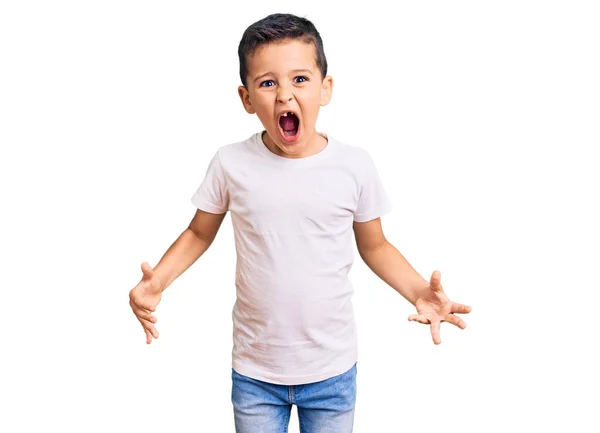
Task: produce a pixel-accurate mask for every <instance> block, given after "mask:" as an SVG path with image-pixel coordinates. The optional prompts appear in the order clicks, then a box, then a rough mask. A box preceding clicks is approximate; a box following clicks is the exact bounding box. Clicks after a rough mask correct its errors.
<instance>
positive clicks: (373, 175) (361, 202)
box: [354, 151, 392, 222]
mask: <svg viewBox="0 0 600 433" xmlns="http://www.w3.org/2000/svg"><path fill="white" fill-rule="evenodd" d="M362 159H363V161H362V163H363V164H362V165H363V166H364V168H363V170H362V176H361V177H360V178H359V182H360V190H359V197H358V205H357V206H356V211H355V212H354V221H356V222H366V221H371V220H373V219H375V218H379V217H380V216H383V215H385V214H386V213H388V212H389V211H391V210H392V203H391V201H390V199H389V197H388V195H387V193H386V191H385V188H384V186H383V183H382V182H381V179H380V178H379V173H378V172H377V168H376V167H375V163H374V162H373V159H372V158H371V156H370V155H369V154H368V153H367V152H366V151H365V152H364V157H363V158H362Z"/></svg>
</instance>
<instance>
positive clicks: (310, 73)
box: [238, 39, 333, 158]
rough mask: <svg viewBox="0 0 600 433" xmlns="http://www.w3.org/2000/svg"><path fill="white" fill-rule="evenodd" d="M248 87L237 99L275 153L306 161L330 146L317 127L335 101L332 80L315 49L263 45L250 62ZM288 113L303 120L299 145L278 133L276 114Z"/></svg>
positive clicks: (286, 44)
mask: <svg viewBox="0 0 600 433" xmlns="http://www.w3.org/2000/svg"><path fill="white" fill-rule="evenodd" d="M300 70H302V71H300ZM246 85H247V87H245V86H239V87H238V94H239V96H240V99H241V101H242V104H243V105H244V109H245V110H246V112H248V113H249V114H256V115H257V116H258V118H259V120H260V121H261V123H262V124H263V126H264V128H265V130H266V131H267V133H266V134H265V135H264V136H263V142H264V144H265V145H266V146H267V148H268V149H269V150H270V151H271V152H273V153H274V154H276V155H279V156H282V157H285V158H305V157H307V156H311V155H314V154H316V153H319V152H320V151H321V150H323V149H324V148H325V147H326V146H327V139H326V138H325V137H323V136H322V135H320V134H318V133H317V132H316V130H315V124H316V121H317V117H318V115H319V109H320V108H321V107H322V106H325V105H327V104H328V103H329V101H330V100H331V94H332V90H333V78H332V77H331V75H327V76H326V77H324V78H322V77H321V72H320V70H319V68H318V67H317V63H316V49H315V46H314V45H313V44H309V43H305V42H302V41H298V40H292V39H284V40H283V41H278V42H275V43H269V44H266V45H263V46H262V47H260V48H259V49H258V50H257V51H256V52H255V53H254V54H253V55H252V56H250V58H249V59H248V76H247V84H246ZM287 109H289V110H292V111H294V112H296V113H298V117H299V118H300V123H301V127H300V137H299V138H298V140H297V141H295V142H294V143H288V142H286V141H285V140H284V139H283V138H282V137H281V134H280V132H279V126H278V116H277V114H278V113H279V112H281V110H287Z"/></svg>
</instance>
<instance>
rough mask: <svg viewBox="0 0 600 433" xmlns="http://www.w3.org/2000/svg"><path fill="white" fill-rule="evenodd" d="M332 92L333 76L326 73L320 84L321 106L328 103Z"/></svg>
mask: <svg viewBox="0 0 600 433" xmlns="http://www.w3.org/2000/svg"><path fill="white" fill-rule="evenodd" d="M332 93H333V77H332V76H331V75H327V76H326V77H325V78H323V83H322V84H321V107H323V106H325V105H327V104H329V101H331V95H332Z"/></svg>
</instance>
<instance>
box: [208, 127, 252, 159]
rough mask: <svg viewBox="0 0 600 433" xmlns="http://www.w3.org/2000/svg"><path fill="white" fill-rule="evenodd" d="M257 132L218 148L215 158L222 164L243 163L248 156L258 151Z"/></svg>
mask: <svg viewBox="0 0 600 433" xmlns="http://www.w3.org/2000/svg"><path fill="white" fill-rule="evenodd" d="M255 135H256V134H253V135H252V136H250V137H248V138H246V139H244V140H241V141H236V142H231V143H228V144H225V145H222V146H220V147H219V148H217V151H216V153H215V158H216V159H218V161H219V163H220V164H221V166H223V165H226V166H229V165H231V164H236V163H237V164H239V163H243V161H245V160H246V158H247V157H249V156H251V155H254V154H255V153H256V141H255V139H256V136H255Z"/></svg>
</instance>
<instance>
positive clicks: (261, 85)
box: [260, 80, 273, 87]
mask: <svg viewBox="0 0 600 433" xmlns="http://www.w3.org/2000/svg"><path fill="white" fill-rule="evenodd" d="M268 82H271V83H272V82H273V80H267V81H263V82H262V83H260V87H273V86H264V85H263V84H265V83H268Z"/></svg>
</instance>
